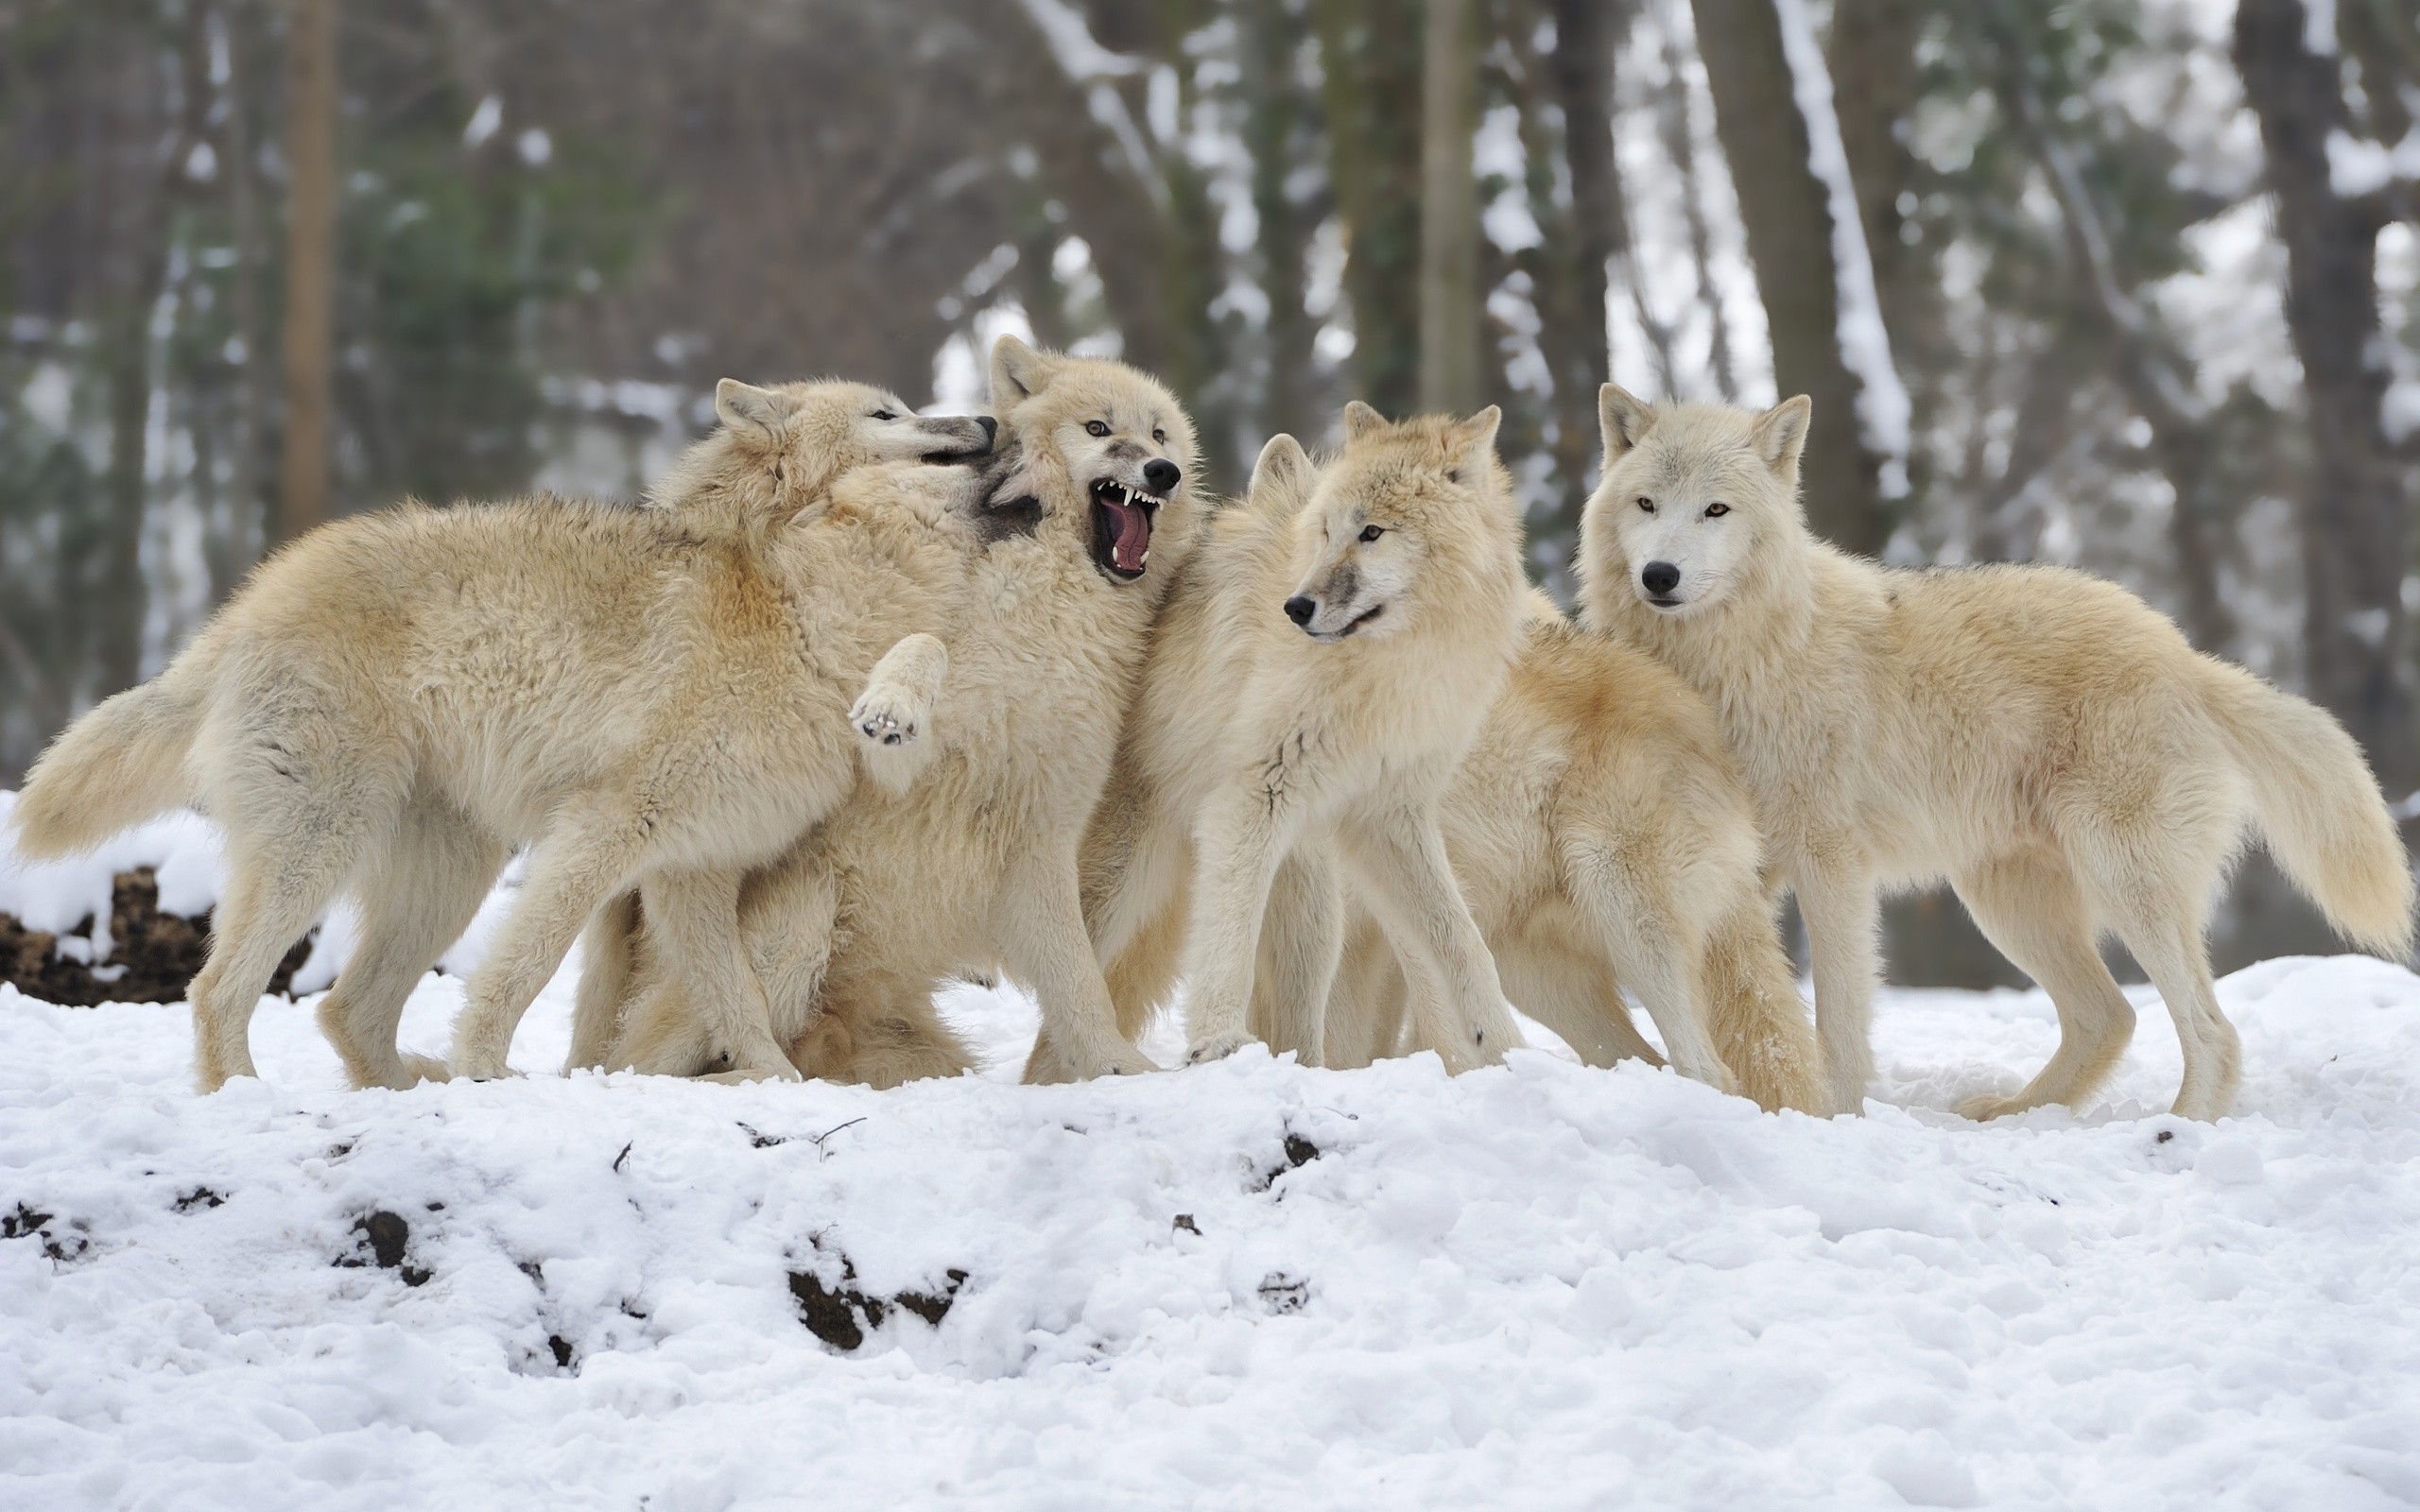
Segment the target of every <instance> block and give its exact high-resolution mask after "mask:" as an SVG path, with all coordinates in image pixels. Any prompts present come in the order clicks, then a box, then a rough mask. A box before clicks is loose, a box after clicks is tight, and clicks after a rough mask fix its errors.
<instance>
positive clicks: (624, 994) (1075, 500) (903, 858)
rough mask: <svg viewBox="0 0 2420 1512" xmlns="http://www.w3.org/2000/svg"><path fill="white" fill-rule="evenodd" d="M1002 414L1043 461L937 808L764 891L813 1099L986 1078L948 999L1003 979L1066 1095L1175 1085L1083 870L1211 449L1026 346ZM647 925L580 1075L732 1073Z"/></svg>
mask: <svg viewBox="0 0 2420 1512" xmlns="http://www.w3.org/2000/svg"><path fill="white" fill-rule="evenodd" d="M992 406H993V408H994V411H995V412H996V414H997V415H998V417H999V424H1000V430H1001V450H1002V455H1003V456H1004V457H1006V456H1008V455H1014V456H1015V457H1016V458H1017V461H1016V464H1015V468H1014V471H1013V472H1009V473H1008V474H1007V475H1006V476H1005V477H1004V478H1002V479H1000V480H998V481H997V483H996V486H995V487H994V490H993V492H992V493H991V494H990V495H989V496H988V497H987V499H986V500H985V501H984V503H983V504H982V506H981V507H978V508H977V510H976V511H975V518H976V521H977V528H978V530H979V531H980V533H981V534H982V536H983V538H984V541H985V542H986V544H985V546H984V548H983V550H982V551H981V552H980V553H979V555H978V557H977V560H976V561H975V563H974V565H973V566H972V568H971V569H970V576H969V582H968V586H967V589H966V591H965V593H964V596H963V608H962V609H961V610H960V612H959V615H958V617H957V619H956V620H955V621H954V622H953V628H952V630H951V632H950V634H949V635H948V636H947V637H946V639H947V642H948V646H947V649H948V661H949V678H948V684H949V685H948V689H947V691H946V692H945V693H944V695H943V696H942V699H941V700H940V702H939V704H938V705H937V707H936V709H935V711H934V718H935V720H936V729H935V733H934V734H933V735H932V737H931V738H930V739H928V740H927V741H925V742H924V743H923V744H924V746H925V747H928V748H929V754H928V756H927V758H926V759H927V761H928V762H929V765H928V766H927V767H926V768H925V772H924V774H923V776H922V777H921V778H919V779H918V781H917V782H916V786H915V790H914V792H913V793H912V795H907V796H901V795H898V794H895V793H893V792H891V791H889V790H883V789H876V788H874V787H872V786H869V787H867V788H865V789H861V790H860V791H859V793H858V795H857V797H856V799H853V800H852V801H851V802H850V803H849V804H848V805H847V806H846V807H845V808H844V809H842V810H841V811H840V812H839V813H838V814H837V815H835V816H833V818H832V819H831V820H830V821H828V822H827V823H825V824H824V825H823V826H822V827H821V829H820V830H818V831H817V832H816V833H813V834H811V835H808V836H806V837H804V838H803V839H802V840H801V841H800V842H799V843H798V844H797V845H795V846H793V847H792V848H791V849H790V850H789V851H787V853H785V854H784V855H783V856H782V858H781V859H780V860H779V861H778V862H777V863H775V864H773V865H770V866H768V867H766V868H762V869H761V870H759V871H758V872H756V873H755V874H754V875H753V876H752V877H751V878H750V880H749V882H748V884H747V885H746V887H745V888H744V889H743V892H742V897H741V905H740V906H741V914H742V918H743V919H744V924H743V934H744V936H745V937H746V939H747V942H748V950H749V953H750V955H751V957H752V959H753V960H754V962H755V964H756V969H757V971H758V974H759V975H760V977H761V978H762V979H763V980H764V981H765V983H766V985H767V989H768V993H769V999H770V1002H771V1006H772V1012H773V1020H774V1029H773V1033H774V1035H775V1037H776V1038H777V1039H778V1040H781V1041H782V1042H784V1043H785V1044H786V1045H787V1047H788V1049H789V1052H790V1055H791V1057H792V1060H793V1062H794V1063H795V1064H796V1065H798V1066H799V1067H800V1068H801V1069H802V1070H805V1071H807V1072H809V1073H811V1074H818V1075H829V1076H835V1077H844V1078H847V1079H853V1080H861V1081H869V1082H873V1083H874V1084H875V1085H890V1084H892V1083H895V1082H898V1081H902V1080H906V1079H908V1078H910V1077H914V1076H925V1075H949V1074H955V1073H957V1072H959V1071H961V1070H963V1069H965V1068H966V1067H967V1065H968V1064H969V1063H970V1059H971V1057H968V1056H967V1054H966V1052H965V1050H964V1047H963V1046H961V1045H959V1042H958V1041H957V1040H956V1037H955V1036H953V1035H952V1034H950V1032H949V1030H948V1029H947V1027H946V1026H945V1025H943V1024H942V1022H941V1021H940V1019H939V1018H938V1016H937V1015H936V1014H935V1013H934V1012H933V1009H932V1003H931V999H932V993H933V989H934V988H936V987H938V986H939V985H941V983H942V981H943V980H945V979H947V978H948V977H950V976H953V975H957V974H960V973H964V972H969V971H984V970H990V969H993V968H994V967H997V966H1005V967H1006V968H1007V970H1008V973H1009V974H1010V975H1011V976H1012V977H1014V978H1016V979H1017V980H1019V981H1021V982H1023V983H1026V984H1027V985H1029V986H1030V987H1031V988H1033V989H1034V995H1035V996H1036V997H1037V998H1038V999H1039V1000H1040V1002H1041V1005H1042V1014H1043V1034H1044V1038H1045V1039H1046V1040H1047V1041H1048V1042H1049V1043H1050V1044H1051V1045H1052V1046H1054V1047H1055V1053H1054V1055H1053V1056H1052V1057H1049V1058H1048V1059H1047V1060H1046V1062H1045V1063H1044V1064H1043V1066H1042V1068H1041V1070H1042V1073H1043V1074H1046V1075H1047V1076H1049V1077H1050V1078H1052V1079H1060V1080H1065V1079H1075V1078H1080V1077H1089V1076H1098V1075H1101V1074H1106V1073H1115V1072H1141V1071H1149V1070H1150V1069H1152V1068H1151V1063H1150V1059H1149V1058H1148V1057H1145V1056H1144V1055H1143V1054H1142V1052H1141V1051H1139V1050H1137V1049H1136V1048H1135V1047H1134V1045H1133V1044H1132V1042H1131V1041H1130V1040H1127V1039H1126V1038H1124V1037H1122V1036H1120V1034H1119V1033H1118V1029H1117V1022H1116V1017H1115V1012H1114V1010H1113V1008H1112V1007H1111V1005H1110V1000H1109V993H1108V988H1107V987H1106V986H1105V985H1104V984H1103V981H1102V978H1101V971H1100V966H1099V963H1098V959H1097V958H1096V956H1095V955H1094V953H1093V947H1092V941H1091V940H1090V938H1089V937H1088V936H1086V934H1085V931H1084V918H1083V912H1082V909H1081V905H1080V899H1079V894H1078V891H1077V864H1076V847H1077V844H1078V841H1079V840H1080V837H1081V835H1082V834H1083V830H1084V819H1085V816H1087V815H1088V814H1089V813H1091V811H1092V809H1093V806H1094V804H1095V803H1096V802H1097V801H1098V799H1099V797H1100V793H1101V789H1102V786H1103V785H1104V784H1105V783H1106V782H1108V781H1109V779H1110V772H1111V761H1112V757H1113V755H1114V753H1115V749H1116V744H1117V732H1118V726H1119V721H1120V719H1121V717H1122V716H1123V714H1124V712H1125V709H1126V706H1127V703H1128V701H1129V700H1130V699H1131V698H1132V694H1133V688H1134V679H1135V677H1136V675H1137V673H1138V671H1139V669H1140V667H1141V665H1142V662H1143V656H1144V650H1145V647H1146V645H1147V644H1148V643H1149V638H1150V632H1151V625H1152V621H1153V619H1154V617H1155V616H1156V614H1157V613H1158V610H1159V606H1160V601H1161V597H1162V595H1163V594H1164V593H1166V592H1167V585H1168V583H1169V582H1170V580H1171V579H1172V578H1173V577H1174V576H1175V575H1176V574H1177V573H1178V572H1179V571H1180V570H1181V569H1182V567H1183V566H1184V560H1185V554H1186V551H1187V549H1188V547H1189V545H1190V543H1191V541H1192V538H1193V535H1194V531H1195V516H1196V514H1197V512H1198V506H1197V505H1196V504H1195V502H1194V498H1193V489H1192V483H1191V474H1192V473H1193V472H1196V471H1197V459H1196V455H1195V442H1194V435H1193V426H1192V422H1191V421H1189V420H1188V419H1187V418H1186V416H1185V413H1184V408H1183V407H1182V406H1181V405H1180V404H1178V403H1177V401H1176V399H1175V397H1174V396H1173V395H1171V394H1170V393H1169V392H1168V391H1167V389H1166V388H1165V387H1162V386H1161V385H1160V384H1158V383H1157V382H1155V381H1153V380H1152V379H1151V378H1150V377H1149V376H1147V375H1145V374H1143V373H1141V372H1138V371H1136V370H1135V369H1132V368H1129V367H1127V366H1125V365H1124V364H1122V363H1116V362H1107V361H1099V360H1090V359H1082V358H1074V357H1067V356H1062V355H1059V354H1056V353H1052V352H1036V351H1034V350H1033V349H1031V348H1029V347H1028V346H1027V345H1025V344H1024V343H1023V342H1021V341H1018V340H1016V339H1015V338H1013V337H1003V338H1001V340H1000V341H999V342H998V343H997V344H996V345H995V346H994V350H993V353H992ZM635 924H636V920H635V919H632V918H631V917H630V916H629V915H627V914H625V915H622V916H619V917H616V916H614V915H613V914H611V913H609V914H608V915H607V916H605V917H604V918H603V919H600V921H599V927H598V929H597V931H596V932H595V933H592V935H591V936H590V941H591V944H592V946H594V947H595V948H594V950H593V951H592V953H591V954H590V955H589V960H590V962H591V972H590V975H589V976H588V977H587V978H585V979H583V981H582V984H581V990H580V997H579V1012H578V1023H577V1026H576V1030H575V1036H574V1049H573V1064H575V1065H580V1064H603V1065H612V1066H623V1065H635V1066H636V1067H637V1068H638V1069H639V1070H642V1071H651V1072H658V1073H667V1074H691V1073H696V1072H700V1071H711V1070H713V1069H714V1067H715V1066H716V1065H717V1056H716V1051H715V1047H714V1045H713V1044H712V1043H711V1041H710V1038H709V1037H708V1036H706V1035H703V1034H701V1033H700V1032H699V1026H700V1023H701V1022H704V1021H703V1020H702V1018H701V1011H700V1010H702V1008H703V1007H705V1006H706V1005H693V1004H692V1003H691V1002H689V1001H688V998H687V994H686V993H684V992H683V991H681V990H679V982H678V981H675V982H673V983H671V984H670V986H671V988H672V989H670V990H667V989H666V976H665V972H664V971H663V970H662V959H663V957H664V956H665V954H666V953H664V952H662V951H660V950H659V949H657V945H658V943H659V942H658V941H656V940H655V939H654V938H653V937H652V933H651V932H652V927H653V925H652V920H651V919H650V920H648V925H647V926H646V928H645V929H643V930H639V931H637V932H635V933H634V932H633V926H634V925H635ZM827 942H828V945H829V949H828V951H827V949H826V945H827ZM600 965H601V970H599V967H600ZM686 974H687V973H686V972H685V971H684V972H683V973H682V975H683V977H685V976H686Z"/></svg>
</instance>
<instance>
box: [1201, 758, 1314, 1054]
mask: <svg viewBox="0 0 2420 1512" xmlns="http://www.w3.org/2000/svg"><path fill="white" fill-rule="evenodd" d="M1289 818H1290V815H1289V814H1288V813H1287V812H1285V811H1283V810H1281V809H1280V808H1279V806H1278V805H1276V804H1275V803H1273V802H1271V803H1266V804H1265V803H1263V802H1262V801H1261V799H1260V797H1259V795H1258V794H1256V793H1250V792H1242V793H1232V792H1231V793H1227V794H1222V795H1220V797H1219V798H1218V799H1214V800H1213V802H1212V805H1211V806H1210V807H1209V808H1208V809H1207V810H1206V811H1205V812H1204V813H1203V815H1202V816H1201V823H1200V824H1199V825H1198V826H1197V828H1196V830H1195V833H1194V848H1193V850H1194V858H1195V860H1194V873H1193V920H1192V924H1191V926H1190V927H1189V928H1188V929H1187V930H1186V933H1185V951H1184V961H1185V966H1184V990H1185V1000H1184V1036H1185V1041H1186V1050H1185V1059H1186V1061H1187V1062H1189V1063H1199V1062H1201V1061H1205V1060H1218V1059H1219V1058H1221V1057H1226V1056H1231V1055H1233V1054H1235V1053H1236V1051H1237V1050H1239V1049H1241V1048H1242V1047H1243V1046H1244V1045H1246V1044H1248V1043H1250V1042H1251V1040H1252V979H1253V966H1254V964H1255V962H1256V959H1257V956H1258V953H1259V946H1260V925H1261V919H1262V918H1263V916H1264V915H1265V914H1266V912H1267V910H1268V907H1269V889H1270V886H1271V884H1272V883H1273V882H1274V881H1275V880H1276V875H1277V868H1278V865H1279V864H1280V863H1281V862H1283V861H1284V860H1285V859H1286V852H1287V851H1288V849H1290V846H1291V842H1292V840H1293V838H1294V836H1293V833H1292V832H1293V830H1294V826H1293V825H1292V824H1291V823H1289V822H1288V819H1289Z"/></svg>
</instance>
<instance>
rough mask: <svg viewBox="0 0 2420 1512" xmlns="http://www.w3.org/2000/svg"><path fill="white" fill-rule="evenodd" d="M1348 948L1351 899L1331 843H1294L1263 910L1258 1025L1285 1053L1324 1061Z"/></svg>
mask: <svg viewBox="0 0 2420 1512" xmlns="http://www.w3.org/2000/svg"><path fill="white" fill-rule="evenodd" d="M1343 954H1344V900H1343V898H1342V897H1341V896H1340V893H1339V891H1338V888H1337V880H1336V867H1335V864H1334V862H1333V861H1332V860H1331V859H1330V857H1329V856H1328V854H1327V852H1326V850H1325V848H1324V847H1322V846H1319V845H1315V844H1310V843H1307V842H1306V843H1305V844H1303V845H1298V846H1296V847H1295V848H1294V853H1293V854H1292V855H1290V856H1288V857H1287V858H1286V861H1285V864H1284V865H1282V866H1280V867H1279V868H1277V875H1276V876H1275V878H1274V879H1272V880H1271V884H1270V888H1269V906H1268V907H1267V908H1266V909H1265V910H1263V912H1262V914H1261V923H1260V956H1259V963H1258V966H1257V971H1256V975H1255V978H1254V980H1253V1009H1252V1026H1253V1029H1254V1030H1256V1031H1257V1032H1258V1033H1259V1034H1260V1035H1261V1036H1262V1037H1263V1038H1264V1039H1266V1040H1268V1041H1269V1048H1270V1049H1271V1050H1272V1051H1274V1052H1276V1053H1278V1054H1280V1055H1283V1054H1284V1053H1285V1052H1287V1051H1288V1050H1291V1051H1293V1052H1294V1053H1295V1055H1296V1057H1298V1058H1299V1059H1300V1060H1301V1062H1302V1064H1304V1065H1305V1066H1324V1065H1326V1064H1327V1060H1326V1057H1325V1053H1324V1052H1325V1044H1326V1038H1327V1036H1326V1028H1327V1003H1328V994H1329V992H1330V991H1331V990H1332V989H1333V988H1335V986H1336V971H1337V965H1338V962H1339V961H1340V958H1341V957H1342V956H1343Z"/></svg>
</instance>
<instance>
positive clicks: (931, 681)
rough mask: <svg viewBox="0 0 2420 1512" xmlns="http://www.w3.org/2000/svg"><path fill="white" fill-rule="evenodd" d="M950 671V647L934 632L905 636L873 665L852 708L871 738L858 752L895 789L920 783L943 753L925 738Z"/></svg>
mask: <svg viewBox="0 0 2420 1512" xmlns="http://www.w3.org/2000/svg"><path fill="white" fill-rule="evenodd" d="M948 675H949V651H948V648H947V647H945V646H943V645H942V643H941V642H940V641H939V640H937V639H936V638H934V637H932V636H930V635H923V634H918V635H909V636H905V637H903V638H901V640H900V642H899V644H896V645H894V646H892V647H891V648H890V650H888V651H886V652H884V653H883V656H882V660H881V661H879V662H875V663H874V664H873V672H872V673H871V674H869V675H868V676H867V678H866V687H865V691H864V692H863V693H861V694H859V695H857V701H856V704H855V705H854V706H853V707H852V708H851V709H850V710H849V723H850V724H852V725H854V726H856V730H857V733H858V734H859V735H862V736H863V737H865V739H864V743H863V744H862V745H860V746H858V747H857V754H858V756H859V757H860V758H862V759H863V760H864V762H865V766H866V773H867V775H868V776H871V777H872V778H873V780H874V781H875V782H879V783H881V784H882V786H883V787H885V788H887V789H888V790H890V792H893V793H905V792H907V791H908V789H909V788H910V787H913V786H915V784H916V779H917V778H919V777H922V776H923V775H924V774H925V768H926V767H927V766H930V765H932V764H933V758H934V757H935V756H936V755H938V754H939V753H940V747H939V746H937V745H936V744H935V743H934V742H933V741H931V740H929V739H924V738H920V737H923V736H927V735H929V734H930V733H931V732H932V723H933V705H934V704H936V703H938V702H940V701H941V696H942V679H945V678H946V677H948Z"/></svg>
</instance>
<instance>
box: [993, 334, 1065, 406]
mask: <svg viewBox="0 0 2420 1512" xmlns="http://www.w3.org/2000/svg"><path fill="white" fill-rule="evenodd" d="M1058 375H1059V359H1058V358H1057V357H1053V356H1046V355H1044V354H1043V353H1042V352H1036V351H1034V350H1033V349H1032V348H1031V347H1029V346H1027V345H1026V344H1025V343H1024V342H1022V341H1019V340H1018V339H1017V338H1016V337H1014V336H1002V337H1001V338H1000V339H999V340H997V341H994V342H993V343H992V409H993V412H994V414H1004V413H1006V412H1007V411H1008V410H1009V409H1011V407H1013V406H1014V405H1015V404H1017V403H1018V402H1019V401H1021V400H1027V399H1030V398H1032V397H1033V396H1034V395H1036V394H1038V393H1040V392H1042V391H1043V390H1044V389H1046V388H1047V387H1050V380H1051V379H1053V378H1055V377H1057V376H1058Z"/></svg>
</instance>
